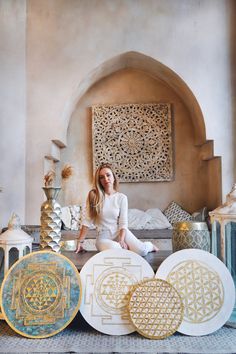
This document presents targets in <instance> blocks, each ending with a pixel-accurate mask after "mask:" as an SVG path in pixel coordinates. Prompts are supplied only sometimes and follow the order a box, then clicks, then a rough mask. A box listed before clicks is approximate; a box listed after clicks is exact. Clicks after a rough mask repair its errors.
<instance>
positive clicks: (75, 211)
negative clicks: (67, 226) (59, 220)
mask: <svg viewBox="0 0 236 354" xmlns="http://www.w3.org/2000/svg"><path fill="white" fill-rule="evenodd" d="M69 208H70V213H71V230H79V228H80V224H81V212H80V210H81V207H80V205H71V206H69Z"/></svg>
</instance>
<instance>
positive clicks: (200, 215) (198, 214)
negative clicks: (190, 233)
mask: <svg viewBox="0 0 236 354" xmlns="http://www.w3.org/2000/svg"><path fill="white" fill-rule="evenodd" d="M207 218H208V211H207V207H204V208H202V209H200V210H197V211H195V212H194V213H193V214H192V220H194V221H206V220H207Z"/></svg>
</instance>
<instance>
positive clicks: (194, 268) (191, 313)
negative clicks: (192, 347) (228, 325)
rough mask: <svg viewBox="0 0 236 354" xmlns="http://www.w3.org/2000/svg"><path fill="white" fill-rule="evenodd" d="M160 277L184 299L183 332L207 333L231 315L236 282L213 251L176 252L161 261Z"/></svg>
mask: <svg viewBox="0 0 236 354" xmlns="http://www.w3.org/2000/svg"><path fill="white" fill-rule="evenodd" d="M156 277H157V278H162V279H165V280H167V281H168V282H169V283H171V284H172V285H173V286H174V287H175V288H176V290H177V291H178V293H179V294H180V296H181V298H182V300H183V304H184V309H185V311H184V318H183V322H182V324H181V326H180V327H179V329H178V331H179V332H181V333H183V334H188V335H193V336H198V335H199V336H200V335H207V334H209V333H212V332H214V331H216V330H217V329H219V328H220V327H222V326H223V325H224V324H225V322H226V321H227V320H228V319H229V317H230V315H231V313H232V310H233V307H234V302H235V287H234V282H233V279H232V276H231V274H230V272H229V270H228V269H227V268H226V266H225V265H224V263H223V262H221V261H220V260H219V259H218V258H217V257H215V256H214V255H212V254H211V253H209V252H206V251H203V250H197V249H185V250H181V251H178V252H175V253H173V254H172V255H171V256H169V257H168V258H166V259H165V261H164V262H163V263H162V264H161V265H160V267H159V269H158V270H157V273H156Z"/></svg>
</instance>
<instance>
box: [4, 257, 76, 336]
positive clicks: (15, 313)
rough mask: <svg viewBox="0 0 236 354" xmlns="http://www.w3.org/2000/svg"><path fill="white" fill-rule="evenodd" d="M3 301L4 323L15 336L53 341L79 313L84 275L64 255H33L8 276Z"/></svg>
mask: <svg viewBox="0 0 236 354" xmlns="http://www.w3.org/2000/svg"><path fill="white" fill-rule="evenodd" d="M0 300H1V306H2V312H3V315H4V319H5V320H6V321H7V323H8V324H9V326H10V327H11V328H12V329H13V330H14V331H15V332H17V333H19V334H21V335H23V336H25V337H29V338H46V337H50V336H52V335H54V334H56V333H58V332H60V331H62V330H63V329H64V328H65V327H66V326H67V325H68V324H69V323H70V322H71V321H72V320H73V318H74V317H75V315H76V314H77V312H78V310H79V307H80V302H81V281H80V275H79V273H78V270H77V269H76V267H75V265H74V264H73V263H72V262H71V261H69V260H68V259H67V258H66V257H64V256H62V255H60V254H57V253H55V252H47V251H40V252H34V253H30V254H28V255H26V256H24V257H22V258H21V259H19V260H18V261H17V262H16V263H15V264H14V265H13V266H12V267H11V268H10V270H9V271H8V273H7V274H6V276H5V278H4V281H3V284H2V288H1V295H0Z"/></svg>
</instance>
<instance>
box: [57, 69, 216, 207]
mask: <svg viewBox="0 0 236 354" xmlns="http://www.w3.org/2000/svg"><path fill="white" fill-rule="evenodd" d="M159 64H160V63H159ZM147 67H148V66H147ZM168 70H169V69H168ZM163 75H164V74H163V70H162V71H160V75H158V70H157V71H156V72H155V70H153V72H150V70H147V71H145V70H143V63H142V68H141V69H140V68H137V67H135V68H134V67H127V68H121V69H119V70H116V71H114V72H112V73H110V74H109V75H106V76H104V77H101V78H100V79H99V80H97V81H96V82H95V83H93V84H92V85H91V86H90V87H89V88H88V89H87V91H86V92H85V93H84V94H83V95H82V96H81V97H80V98H79V99H78V101H77V104H76V105H75V107H74V110H73V113H72V114H71V118H70V121H69V125H68V130H67V146H66V148H65V149H63V151H62V154H61V163H70V164H72V165H73V166H74V175H73V177H72V178H71V179H70V180H68V182H67V183H66V185H65V186H64V187H63V189H64V191H63V193H61V204H62V205H69V204H82V203H84V202H85V200H86V196H87V192H88V190H89V189H90V188H91V186H92V176H93V165H92V163H93V156H92V106H94V105H101V104H102V105H113V104H114V105H115V104H128V103H138V104H145V103H170V104H171V109H172V119H173V122H172V127H173V151H174V152H173V161H174V179H173V181H168V182H138V183H125V182H124V183H121V184H120V191H122V192H124V193H125V194H127V196H128V200H129V207H130V208H139V209H142V210H145V209H148V208H154V207H158V208H160V209H162V210H163V209H164V208H165V207H166V206H167V205H168V204H169V203H170V202H171V201H172V200H174V201H176V202H177V203H179V204H180V205H181V206H182V207H183V208H184V209H186V210H188V211H189V212H194V211H196V210H198V209H200V208H202V207H203V206H207V208H208V209H209V210H212V209H214V208H215V207H217V206H218V205H219V204H220V203H221V159H220V158H219V157H214V156H213V142H212V141H207V140H206V138H205V125H204V121H203V117H202V115H201V111H200V108H199V112H198V110H196V109H195V108H196V107H194V106H193V105H192V101H194V102H195V104H196V100H195V97H194V96H192V98H191V97H190V96H191V92H190V90H189V89H188V90H186V89H185V87H184V85H185V84H184V83H183V81H182V80H181V79H180V78H179V81H178V77H177V76H176V77H175V76H173V77H172V79H171V80H172V81H171V80H170V76H169V77H168V80H166V81H164V80H163ZM173 80H177V81H176V82H174V81H173ZM181 85H183V86H182V87H181ZM185 86H186V85H185ZM186 87H187V86H186ZM185 93H186V94H185ZM189 95H190V96H189ZM191 99H192V101H191ZM191 108H192V109H191ZM102 162H103V161H102Z"/></svg>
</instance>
